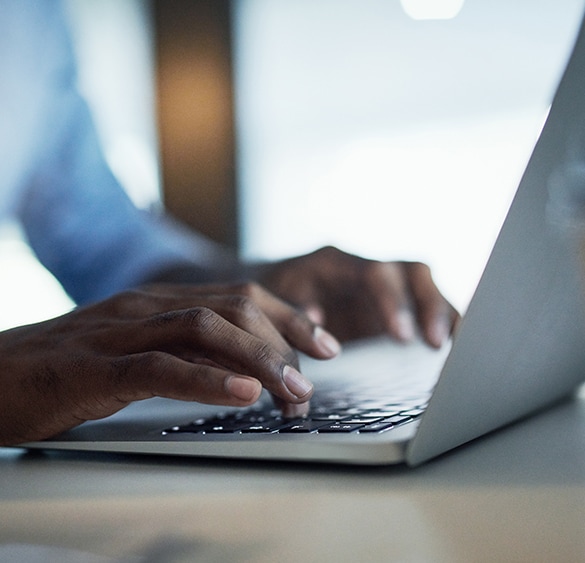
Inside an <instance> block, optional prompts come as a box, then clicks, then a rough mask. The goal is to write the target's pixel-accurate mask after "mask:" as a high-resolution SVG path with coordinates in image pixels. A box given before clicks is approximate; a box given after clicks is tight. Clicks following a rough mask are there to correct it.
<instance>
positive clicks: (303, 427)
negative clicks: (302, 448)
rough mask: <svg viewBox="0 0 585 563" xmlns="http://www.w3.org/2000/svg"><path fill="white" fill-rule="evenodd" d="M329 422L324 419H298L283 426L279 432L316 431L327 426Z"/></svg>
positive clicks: (300, 432)
mask: <svg viewBox="0 0 585 563" xmlns="http://www.w3.org/2000/svg"><path fill="white" fill-rule="evenodd" d="M326 425H327V422H325V421H323V420H310V419H307V420H298V421H295V422H293V423H292V424H290V425H289V426H285V427H283V428H281V429H280V430H279V431H278V432H279V433H280V434H303V433H308V432H315V431H316V430H318V429H319V428H321V427H323V426H326Z"/></svg>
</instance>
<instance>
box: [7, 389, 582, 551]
mask: <svg viewBox="0 0 585 563" xmlns="http://www.w3.org/2000/svg"><path fill="white" fill-rule="evenodd" d="M0 483H1V493H0V495H1V497H0V498H1V505H0V506H1V510H0V561H2V562H6V563H8V562H10V563H12V561H19V562H20V561H28V562H33V563H34V562H35V561H39V562H40V561H43V562H47V561H51V562H52V561H59V562H60V563H63V562H65V563H66V562H68V561H75V562H76V563H104V562H112V561H124V562H128V561H132V562H140V563H142V562H145V563H150V562H153V563H154V562H183V561H218V562H219V561H221V562H225V561H254V562H264V561H275V560H278V561H283V562H285V561H304V562H310V561H319V562H320V563H322V562H328V561H360V562H361V561H364V562H366V561H403V562H411V561H413V562H414V561H424V562H428V561H433V562H434V561H445V562H449V563H453V562H459V561H461V562H469V561H518V562H523V563H524V562H527V561H530V562H533V563H534V562H538V561H546V562H550V561H559V562H572V561H575V562H577V561H579V562H582V561H585V394H583V393H581V395H580V397H579V398H577V399H575V400H574V401H570V402H568V403H565V404H563V405H561V406H559V407H556V408H554V409H553V410H551V411H548V412H547V413H544V414H541V415H539V416H537V417H534V418H532V419H530V420H527V421H524V422H521V423H519V424H516V425H514V426H512V427H511V428H508V429H505V430H503V431H500V432H497V433H495V434H492V435H490V436H488V437H485V438H483V439H481V440H478V441H476V442H474V443H473V444H468V445H467V446H465V447H463V448H461V449H459V450H457V451H455V452H452V453H450V454H447V455H445V456H443V457H442V458H440V459H437V460H435V461H433V462H431V463H428V464H426V465H424V466H422V467H420V468H417V469H415V470H412V469H408V468H406V467H389V468H355V467H352V468H350V467H332V466H310V465H291V464H266V463H252V462H246V463H243V462H228V461H208V460H189V459H177V458H161V457H153V458H149V457H139V456H122V455H110V454H76V453H60V454H56V453H51V454H44V453H26V452H23V451H22V450H10V449H0Z"/></svg>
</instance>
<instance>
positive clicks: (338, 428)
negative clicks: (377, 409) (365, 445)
mask: <svg viewBox="0 0 585 563" xmlns="http://www.w3.org/2000/svg"><path fill="white" fill-rule="evenodd" d="M363 426H364V425H363V424H346V423H345V422H333V423H331V424H328V425H327V426H323V427H321V428H319V434H321V433H322V432H325V433H333V432H341V433H346V434H347V433H349V432H355V431H356V430H358V429H360V428H362V427H363Z"/></svg>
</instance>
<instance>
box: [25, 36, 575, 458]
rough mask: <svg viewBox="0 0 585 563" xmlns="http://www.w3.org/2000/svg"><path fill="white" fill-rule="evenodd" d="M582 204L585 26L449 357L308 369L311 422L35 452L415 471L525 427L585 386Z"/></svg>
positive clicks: (72, 439)
mask: <svg viewBox="0 0 585 563" xmlns="http://www.w3.org/2000/svg"><path fill="white" fill-rule="evenodd" d="M584 194H585V31H584V28H583V27H582V28H581V31H580V33H579V35H578V38H577V42H576V45H575V48H574V51H573V54H572V56H571V58H570V60H569V63H568V65H567V68H566V71H565V74H564V76H563V79H562V80H561V83H560V86H559V88H558V91H557V94H556V96H555V99H554V102H553V105H552V108H551V111H550V113H549V116H548V119H547V122H546V125H545V127H544V129H543V131H542V133H541V136H540V139H539V141H538V143H537V145H536V147H535V149H534V152H533V155H532V158H531V160H530V162H529V164H528V166H527V169H526V171H525V174H524V177H523V178H522V181H521V183H520V186H519V188H518V191H517V194H516V197H515V199H514V201H513V203H512V205H511V208H510V210H509V213H508V216H507V218H506V221H505V222H504V225H503V227H502V230H501V232H500V235H499V237H498V240H497V241H496V244H495V246H494V249H493V252H492V254H491V257H490V259H489V261H488V264H487V266H486V269H485V272H484V275H483V277H482V279H481V281H480V283H479V285H478V288H477V290H476V293H475V295H474V297H473V299H472V301H471V304H470V306H469V309H468V311H467V313H466V316H465V318H464V320H463V323H462V325H461V327H460V330H459V332H458V334H457V336H456V338H455V340H454V342H453V345H452V347H451V350H450V351H448V350H444V351H441V352H434V351H431V350H430V349H427V348H425V347H424V346H422V345H420V346H419V345H412V346H401V345H398V344H392V343H390V342H389V341H388V340H387V339H378V340H376V341H369V342H365V343H356V344H355V345H354V346H350V347H349V348H348V349H347V350H346V351H345V352H344V354H343V355H342V356H341V357H340V358H339V359H336V360H333V361H330V362H325V363H320V364H318V363H317V362H313V361H309V360H306V362H305V366H304V371H305V373H307V374H308V376H309V377H312V378H313V379H314V381H315V383H316V393H315V399H314V401H313V404H312V409H313V410H312V413H311V416H310V418H308V419H299V420H295V421H290V420H283V419H281V418H279V417H278V415H277V413H275V412H270V408H268V410H262V409H261V408H260V407H258V408H255V409H253V410H251V411H250V410H248V411H241V410H234V409H224V410H223V411H222V413H221V414H218V413H217V407H213V408H212V407H203V406H200V405H193V404H189V403H182V402H178V401H167V400H162V399H152V400H148V401H143V402H140V403H135V404H133V405H131V406H130V407H128V408H127V409H125V410H124V411H122V412H120V413H118V414H116V415H114V416H112V417H110V418H108V419H105V420H101V421H93V422H88V423H85V424H83V425H81V426H80V427H78V428H76V429H74V430H71V431H69V432H66V433H64V434H62V435H61V436H59V437H57V438H55V439H53V440H48V441H45V442H38V443H34V444H30V447H36V448H52V449H74V450H93V451H98V450H99V451H116V452H133V453H151V454H174V455H187V456H211V457H225V458H254V459H280V460H299V461H322V462H340V463H355V464H389V463H399V462H406V463H408V464H410V465H417V464H419V463H422V462H424V461H426V460H428V459H431V458H433V457H435V456H437V455H439V454H441V453H443V452H446V451H448V450H450V449H452V448H455V447H457V446H459V445H461V444H463V443H465V442H468V441H470V440H472V439H474V438H476V437H478V436H481V435H483V434H486V433H488V432H491V431H492V430H495V429H496V428H498V427H500V426H503V425H505V424H508V423H510V422H512V421H514V420H517V419H519V418H522V417H525V416H527V415H528V414H530V413H532V412H535V411H537V410H539V409H542V408H544V407H545V406H547V405H550V404H552V403H554V402H556V401H558V400H560V399H561V398H563V397H565V396H567V395H569V394H571V393H572V392H574V390H575V389H576V388H577V387H578V386H579V385H580V384H581V383H582V382H583V381H584V380H585V315H584V311H585V304H584V303H583V295H584V294H583V289H582V287H581V285H582V284H581V282H582V279H581V278H582V276H581V273H582V272H581V264H580V262H579V249H578V246H579V244H580V238H581V234H582V228H580V226H579V219H580V215H581V214H582V213H584V212H585V195H584ZM583 221H584V222H583V223H582V224H583V225H585V216H584V218H583ZM445 355H446V356H447V357H446V359H445V358H444V357H445ZM441 366H442V368H441ZM439 372H440V377H439V379H438V381H437V375H438V374H439ZM346 383H347V384H351V385H352V386H353V387H352V389H351V391H344V390H343V389H342V384H343V385H344V384H346ZM372 385H373V387H372ZM327 387H328V389H326V388H327ZM372 389H373V390H372ZM320 395H323V398H320ZM358 399H359V400H360V404H355V401H357V400H358Z"/></svg>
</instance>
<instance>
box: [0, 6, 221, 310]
mask: <svg viewBox="0 0 585 563" xmlns="http://www.w3.org/2000/svg"><path fill="white" fill-rule="evenodd" d="M0 217H13V218H16V219H17V220H19V221H20V222H21V224H22V226H23V228H24V231H25V233H26V236H27V237H28V240H29V243H30V245H31V247H32V249H33V250H34V251H35V253H36V254H37V256H38V258H39V260H40V261H41V262H42V263H43V264H44V265H45V267H47V268H48V269H49V270H50V271H51V272H52V273H53V274H54V275H55V276H56V277H57V279H58V280H59V281H60V282H61V284H62V285H63V287H64V288H65V290H66V291H67V292H68V293H69V294H70V295H71V297H72V298H73V299H74V300H75V301H76V302H78V303H84V302H88V301H93V300H97V299H101V298H103V297H106V296H108V295H111V294H112V293H115V292H117V291H120V290H122V289H125V288H128V287H131V286H134V285H136V284H138V283H141V282H143V281H144V280H146V279H148V277H149V275H150V274H151V273H153V272H156V271H160V270H161V269H164V268H166V267H169V266H172V265H178V264H180V263H185V262H187V263H190V264H193V265H195V266H200V267H201V279H207V278H208V277H209V272H210V271H213V269H214V268H216V267H217V268H219V267H220V266H223V265H224V264H223V261H224V260H225V255H224V254H223V253H222V250H221V249H220V248H219V247H218V246H217V245H214V244H213V243H211V242H210V241H208V240H206V239H204V238H203V237H199V236H197V235H195V234H191V233H187V232H186V231H184V230H182V229H179V228H178V227H177V226H176V225H174V224H171V223H170V222H169V221H168V220H166V219H164V218H162V217H156V216H154V215H152V214H149V213H147V212H144V211H140V210H138V209H136V208H135V207H134V205H133V204H132V203H131V201H130V200H129V198H128V197H127V195H126V193H125V192H124V190H123V189H122V188H121V187H120V186H119V184H118V183H117V181H116V179H115V178H114V176H113V175H112V173H111V172H110V170H109V169H108V167H107V165H106V163H105V160H104V158H103V155H102V153H101V151H100V147H99V144H98V140H97V134H96V132H95V129H94V126H93V124H92V121H91V116H90V113H89V110H88V108H87V106H86V104H85V102H84V100H83V99H82V98H81V97H80V95H79V93H78V91H77V89H76V75H75V62H74V56H73V53H72V49H71V46H70V42H69V37H68V34H67V30H66V19H65V17H64V14H63V12H62V10H61V6H60V4H59V2H58V1H56V0H18V1H15V0H0ZM195 271H197V270H195Z"/></svg>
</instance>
